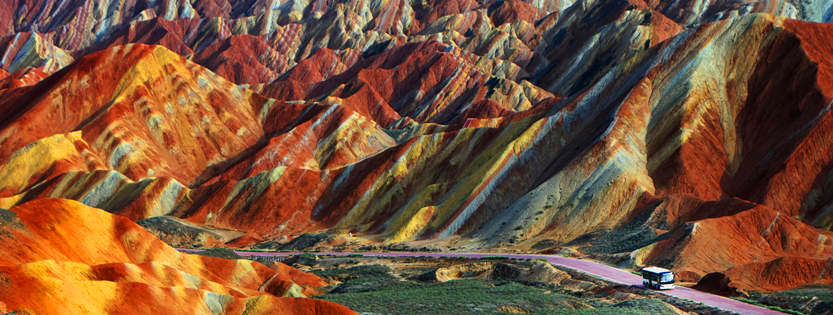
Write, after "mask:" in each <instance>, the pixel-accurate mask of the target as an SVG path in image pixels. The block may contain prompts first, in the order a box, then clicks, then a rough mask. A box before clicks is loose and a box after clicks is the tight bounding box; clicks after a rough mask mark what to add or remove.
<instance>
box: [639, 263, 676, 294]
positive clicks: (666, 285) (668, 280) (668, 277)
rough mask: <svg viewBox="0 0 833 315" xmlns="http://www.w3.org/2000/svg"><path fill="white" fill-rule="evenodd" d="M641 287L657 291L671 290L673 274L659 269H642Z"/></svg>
mask: <svg viewBox="0 0 833 315" xmlns="http://www.w3.org/2000/svg"><path fill="white" fill-rule="evenodd" d="M642 286H644V287H646V288H649V289H657V290H670V289H673V288H674V272H673V271H671V270H668V269H665V268H660V267H645V268H642Z"/></svg>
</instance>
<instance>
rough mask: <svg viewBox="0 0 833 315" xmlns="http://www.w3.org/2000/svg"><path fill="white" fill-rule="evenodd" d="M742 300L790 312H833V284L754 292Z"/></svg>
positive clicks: (798, 313) (797, 314) (798, 314)
mask: <svg viewBox="0 0 833 315" xmlns="http://www.w3.org/2000/svg"><path fill="white" fill-rule="evenodd" d="M742 301H743V302H746V303H751V304H757V305H761V306H764V307H768V308H771V309H774V310H777V311H781V312H784V313H788V314H796V315H800V314H833V286H830V285H809V286H805V287H801V288H796V289H791V290H786V291H780V292H769V293H763V292H752V293H751V294H750V296H749V298H745V299H742Z"/></svg>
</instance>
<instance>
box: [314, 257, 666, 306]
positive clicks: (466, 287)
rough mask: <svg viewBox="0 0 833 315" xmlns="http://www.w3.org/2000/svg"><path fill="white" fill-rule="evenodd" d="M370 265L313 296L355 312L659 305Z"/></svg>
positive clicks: (512, 283) (513, 283)
mask: <svg viewBox="0 0 833 315" xmlns="http://www.w3.org/2000/svg"><path fill="white" fill-rule="evenodd" d="M363 267H364V266H363ZM354 268H355V267H354ZM366 268H367V267H366ZM373 268H378V267H373ZM373 268H368V269H365V270H362V271H359V272H362V273H363V274H371V275H365V276H361V277H358V278H355V279H350V280H346V281H344V282H343V283H342V284H341V285H339V286H338V287H336V288H335V289H334V290H333V291H331V292H330V293H328V294H326V295H323V296H318V297H317V298H321V299H325V300H329V301H333V302H336V303H339V304H342V305H345V306H347V307H350V308H352V309H353V310H355V311H358V312H369V313H382V314H431V315H436V314H502V313H499V312H498V311H497V310H498V307H500V306H503V305H512V306H518V307H521V308H522V309H524V310H527V311H530V312H532V313H533V314H611V315H630V314H656V310H657V307H660V306H656V307H650V305H649V304H651V302H646V303H648V304H644V305H643V304H635V302H633V303H632V304H627V305H602V306H600V307H597V308H587V309H578V310H576V309H573V308H574V307H575V306H576V305H588V304H587V303H585V302H584V301H582V300H580V299H578V298H576V297H573V296H569V295H565V294H558V293H551V292H548V291H545V290H543V289H539V288H535V287H529V286H525V285H522V284H519V283H515V282H497V283H494V282H492V283H490V282H488V281H486V280H481V279H463V280H453V281H448V282H441V283H436V282H435V283H422V282H415V281H401V280H398V279H393V278H391V277H388V276H381V275H380V274H379V272H380V271H381V269H378V270H374V269H373ZM349 269H353V268H349ZM354 271H357V270H354Z"/></svg>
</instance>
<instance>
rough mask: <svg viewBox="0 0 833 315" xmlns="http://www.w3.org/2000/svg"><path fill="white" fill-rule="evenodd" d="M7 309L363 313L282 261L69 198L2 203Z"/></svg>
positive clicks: (0, 289) (1, 269)
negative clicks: (192, 241) (165, 233)
mask: <svg viewBox="0 0 833 315" xmlns="http://www.w3.org/2000/svg"><path fill="white" fill-rule="evenodd" d="M0 240H2V241H0V252H2V253H4V254H3V255H2V256H0V280H2V281H0V312H9V311H14V310H22V311H27V312H30V313H33V314H104V313H111V314H125V313H129V314H137V313H139V314H149V313H169V314H208V313H214V314H216V313H218V312H224V313H232V314H234V313H238V314H239V313H250V314H354V312H352V311H350V310H349V309H347V308H346V307H343V306H340V305H337V304H335V303H331V302H327V301H321V300H314V299H308V298H303V297H300V298H297V297H290V296H303V295H304V294H312V293H315V292H316V288H319V287H321V286H323V285H325V283H324V281H323V280H321V279H320V278H318V277H317V276H314V275H311V274H307V273H304V272H301V271H299V270H297V269H294V268H291V267H288V266H286V265H283V264H280V263H276V264H275V266H273V267H272V268H270V267H267V266H265V265H262V264H260V263H256V262H252V261H248V260H227V259H221V258H213V257H205V256H198V255H190V254H183V253H180V252H178V251H176V250H175V249H173V248H171V247H169V246H168V245H166V244H165V243H163V242H162V241H160V240H158V239H157V238H155V237H154V236H153V235H151V234H150V233H148V232H147V231H145V230H144V229H143V228H141V227H139V226H138V225H136V224H135V223H133V222H132V221H130V220H128V219H127V218H124V217H121V216H116V215H112V214H109V213H107V212H105V211H102V210H99V209H95V208H91V207H87V206H85V205H83V204H81V203H79V202H76V201H71V200H64V199H39V200H35V201H31V202H28V203H25V204H22V205H19V206H16V207H14V208H12V209H11V210H0Z"/></svg>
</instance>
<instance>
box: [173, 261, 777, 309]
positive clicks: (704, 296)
mask: <svg viewBox="0 0 833 315" xmlns="http://www.w3.org/2000/svg"><path fill="white" fill-rule="evenodd" d="M180 250H182V251H185V252H198V251H199V250H186V249H180ZM235 252H236V253H237V254H238V255H241V256H264V257H285V256H290V255H297V254H302V252H254V251H240V250H238V251H235ZM312 254H316V255H330V256H347V255H362V256H365V257H443V258H448V257H466V258H483V257H495V256H500V257H507V258H520V259H546V260H547V261H548V262H550V263H551V264H554V265H559V266H563V267H567V268H571V269H574V270H577V271H581V272H584V273H587V274H590V275H593V276H596V277H599V278H601V279H604V280H607V281H610V282H615V283H619V284H624V285H635V286H642V278H641V277H639V276H637V275H635V274H632V273H630V272H627V271H624V270H621V269H618V268H615V267H611V266H608V265H605V264H601V263H597V262H594V261H591V260H586V259H576V258H567V257H561V256H553V255H531V254H503V253H456V252H313V253H312ZM657 292H659V293H662V294H667V295H670V296H674V297H678V298H683V299H689V300H693V301H697V302H702V303H703V304H706V305H710V306H713V307H717V308H720V309H722V310H726V311H730V312H735V313H740V314H749V315H758V314H761V315H766V314H781V315H783V314H784V313H781V312H777V311H774V310H771V309H768V308H764V307H760V306H756V305H752V304H746V303H743V302H740V301H737V300H733V299H730V298H726V297H722V296H719V295H714V294H710V293H706V292H702V291H697V290H694V289H691V288H686V287H676V288H674V289H672V290H663V291H657Z"/></svg>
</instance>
